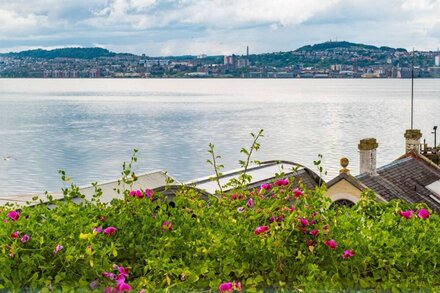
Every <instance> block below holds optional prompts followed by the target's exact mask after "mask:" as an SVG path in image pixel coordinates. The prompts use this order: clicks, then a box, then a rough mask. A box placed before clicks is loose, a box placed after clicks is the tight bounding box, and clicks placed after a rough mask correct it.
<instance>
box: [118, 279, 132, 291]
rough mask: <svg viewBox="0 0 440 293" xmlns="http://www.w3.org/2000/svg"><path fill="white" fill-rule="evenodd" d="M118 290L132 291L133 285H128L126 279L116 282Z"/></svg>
mask: <svg viewBox="0 0 440 293" xmlns="http://www.w3.org/2000/svg"><path fill="white" fill-rule="evenodd" d="M116 290H117V292H124V291H127V292H130V291H131V286H130V285H128V284H127V283H125V280H124V281H122V282H118V283H117V284H116Z"/></svg>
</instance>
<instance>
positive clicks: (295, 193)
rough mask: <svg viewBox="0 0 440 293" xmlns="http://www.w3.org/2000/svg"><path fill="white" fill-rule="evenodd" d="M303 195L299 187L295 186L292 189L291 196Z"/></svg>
mask: <svg viewBox="0 0 440 293" xmlns="http://www.w3.org/2000/svg"><path fill="white" fill-rule="evenodd" d="M303 195H304V192H303V191H302V190H301V189H299V188H295V189H294V190H293V197H294V198H298V197H300V196H303Z"/></svg>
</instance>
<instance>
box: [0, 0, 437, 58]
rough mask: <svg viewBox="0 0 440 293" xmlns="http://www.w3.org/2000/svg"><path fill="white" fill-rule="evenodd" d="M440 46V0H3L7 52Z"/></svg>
mask: <svg viewBox="0 0 440 293" xmlns="http://www.w3.org/2000/svg"><path fill="white" fill-rule="evenodd" d="M336 38H337V39H338V40H347V41H352V42H361V43H366V44H372V45H381V46H382V45H386V46H390V47H403V48H407V49H410V48H412V47H413V46H414V47H415V48H416V49H418V50H436V49H437V48H438V47H440V0H72V1H71V0H0V52H9V51H19V50H24V49H30V48H40V47H41V48H56V47H63V46H82V47H90V46H100V47H105V48H107V49H110V50H112V51H116V52H130V53H136V54H142V53H145V54H146V55H149V56H159V55H183V54H193V55H195V54H211V55H213V54H232V53H236V54H237V53H238V54H240V53H243V54H244V53H245V50H246V46H247V45H249V47H250V51H251V53H262V52H274V51H288V50H293V49H296V48H298V47H300V46H303V45H306V44H315V43H321V42H324V41H327V40H330V39H332V40H335V39H336Z"/></svg>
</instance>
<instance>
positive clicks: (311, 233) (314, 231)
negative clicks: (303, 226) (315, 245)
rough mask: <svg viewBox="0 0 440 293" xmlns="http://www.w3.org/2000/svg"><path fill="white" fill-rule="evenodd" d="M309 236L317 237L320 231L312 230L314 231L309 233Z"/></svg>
mask: <svg viewBox="0 0 440 293" xmlns="http://www.w3.org/2000/svg"><path fill="white" fill-rule="evenodd" d="M309 234H310V235H313V236H316V235H318V234H319V230H318V229H315V230H312V231H310V232H309Z"/></svg>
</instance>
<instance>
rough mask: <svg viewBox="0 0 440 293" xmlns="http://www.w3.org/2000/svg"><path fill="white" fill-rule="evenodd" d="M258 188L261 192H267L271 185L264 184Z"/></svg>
mask: <svg viewBox="0 0 440 293" xmlns="http://www.w3.org/2000/svg"><path fill="white" fill-rule="evenodd" d="M260 188H261V189H262V190H269V189H271V188H272V185H271V184H270V183H264V184H261V186H260Z"/></svg>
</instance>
